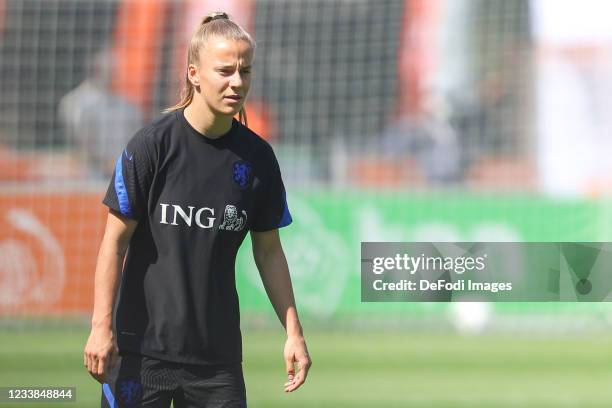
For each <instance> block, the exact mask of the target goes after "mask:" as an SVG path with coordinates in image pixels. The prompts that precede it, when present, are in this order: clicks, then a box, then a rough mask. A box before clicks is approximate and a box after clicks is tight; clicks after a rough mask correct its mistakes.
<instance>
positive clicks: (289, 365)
mask: <svg viewBox="0 0 612 408" xmlns="http://www.w3.org/2000/svg"><path fill="white" fill-rule="evenodd" d="M285 372H286V373H287V377H288V378H289V381H291V380H293V377H294V376H295V367H294V366H293V358H285Z"/></svg>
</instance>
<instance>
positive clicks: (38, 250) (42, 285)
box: [0, 0, 612, 407]
mask: <svg viewBox="0 0 612 408" xmlns="http://www.w3.org/2000/svg"><path fill="white" fill-rule="evenodd" d="M215 10H224V11H226V12H228V13H229V14H230V16H232V18H233V19H234V20H236V21H237V22H239V23H240V24H241V25H243V26H244V27H245V28H246V29H247V30H248V31H249V32H251V33H252V34H253V35H254V37H255V39H256V41H257V44H258V45H257V53H256V58H255V64H254V75H253V81H254V82H253V85H252V90H251V94H250V96H249V99H248V101H247V104H246V108H247V112H248V118H249V126H250V127H251V128H252V129H253V130H255V131H256V132H258V133H259V134H260V135H262V136H263V137H264V138H266V139H267V140H268V141H269V142H270V143H271V144H272V145H273V147H274V149H275V151H276V155H277V156H278V158H279V161H280V164H281V169H282V172H283V178H284V181H285V185H286V186H287V190H288V203H289V207H290V209H291V212H292V215H293V219H294V223H293V224H292V226H290V227H289V228H286V229H284V230H283V231H282V239H283V246H284V248H285V252H286V254H287V258H288V261H289V265H290V268H291V271H292V279H293V283H294V287H295V293H296V299H297V303H298V306H299V310H300V313H301V316H302V320H303V324H304V327H305V330H306V334H307V340H308V341H309V346H310V349H311V353H312V355H313V360H314V366H313V370H312V374H311V377H310V378H309V382H308V383H307V385H306V386H305V387H304V389H303V390H300V391H299V392H298V393H295V394H292V395H284V394H283V393H282V390H281V385H282V383H283V382H284V371H283V370H284V369H283V367H284V366H283V361H282V358H281V357H282V354H281V353H282V346H283V334H282V328H281V327H280V325H279V324H278V322H277V320H276V317H275V316H274V314H273V311H272V308H271V306H270V304H269V302H268V300H267V298H266V297H265V292H264V291H263V288H262V285H261V283H260V281H259V277H258V274H257V271H256V268H255V266H254V263H253V261H252V256H251V254H250V245H249V243H248V242H245V244H244V245H243V248H242V250H241V252H240V254H239V256H238V259H237V265H236V273H237V280H238V286H239V293H240V299H241V308H242V311H243V314H242V326H243V334H244V344H245V346H244V347H245V359H244V361H245V374H246V380H247V387H248V394H249V399H250V405H251V406H253V407H280V406H286V405H288V404H291V405H292V406H296V407H307V406H308V407H310V406H315V407H344V406H346V407H348V406H351V407H609V406H611V405H612V391H611V390H610V387H609V384H610V381H611V380H612V368H610V365H611V364H612V347H611V346H612V342H611V341H610V340H612V336H611V334H612V308H611V307H609V306H608V303H605V302H601V303H488V302H482V303H361V301H360V243H361V242H362V241H512V242H518V241H532V242H558V241H611V240H612V202H611V200H610V197H611V195H612V160H611V159H610V158H611V157H612V25H610V23H609V16H610V15H611V13H612V3H608V2H605V1H598V0H581V1H579V2H578V1H572V0H531V1H529V0H377V1H364V0H224V1H213V0H198V1H196V0H174V1H170V0H104V1H94V0H0V217H2V223H1V225H2V227H1V228H0V386H15V385H30V386H48V385H58V386H60V385H61V386H76V387H77V404H73V406H83V407H86V406H95V405H96V404H97V403H98V401H99V398H100V393H99V387H98V386H97V385H96V383H95V382H94V381H93V380H92V379H91V378H89V377H88V375H87V374H86V372H85V370H84V369H83V368H82V349H83V347H84V344H85V341H86V338H87V335H88V324H89V317H90V315H89V314H90V310H91V307H92V302H93V299H92V295H93V276H94V267H95V260H96V256H97V250H98V246H99V243H100V239H101V237H102V232H103V227H104V223H105V214H106V211H107V209H106V208H105V207H104V206H103V205H102V204H101V200H102V197H103V195H104V193H105V191H106V188H107V185H108V182H109V180H110V175H111V174H112V170H113V167H114V162H115V160H116V158H117V156H118V155H119V154H120V152H121V150H122V149H123V146H124V145H125V144H126V143H127V141H128V140H129V139H130V137H131V136H132V135H133V134H134V132H135V131H136V130H137V129H138V128H139V127H141V126H142V125H143V124H145V123H147V122H149V121H151V120H152V119H154V118H155V117H157V116H158V115H160V114H161V110H162V109H164V108H165V107H168V106H171V105H173V104H174V103H176V102H177V101H178V97H179V96H178V92H179V90H180V88H181V84H182V82H181V81H182V79H183V75H184V69H185V61H186V47H187V41H188V40H189V38H190V37H191V34H192V32H193V30H194V29H195V27H196V26H197V24H199V22H200V20H201V18H202V17H203V16H204V15H205V14H207V13H209V12H210V11H215ZM502 267H503V266H502ZM519 272H520V273H540V271H529V270H523V271H519ZM483 300H484V301H486V299H483ZM0 405H1V404H0ZM37 406H41V407H42V406H45V405H42V404H41V405H37ZM48 406H55V405H53V404H50V405H48Z"/></svg>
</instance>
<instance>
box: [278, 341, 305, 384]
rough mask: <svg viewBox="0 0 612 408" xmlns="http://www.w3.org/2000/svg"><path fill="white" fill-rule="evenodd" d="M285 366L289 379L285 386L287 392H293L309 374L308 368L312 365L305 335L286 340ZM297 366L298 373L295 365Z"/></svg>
mask: <svg viewBox="0 0 612 408" xmlns="http://www.w3.org/2000/svg"><path fill="white" fill-rule="evenodd" d="M284 357H285V367H286V371H287V378H288V380H289V381H287V382H286V383H285V384H284V385H283V387H285V392H292V391H295V390H297V389H298V388H299V387H300V386H301V385H302V384H304V381H306V376H307V375H308V370H309V369H310V366H311V365H312V360H311V359H310V355H309V354H308V348H307V347H306V341H305V340H304V337H303V336H293V337H288V338H287V341H286V342H285V351H284ZM296 366H297V370H298V371H297V374H296V372H295V367H296Z"/></svg>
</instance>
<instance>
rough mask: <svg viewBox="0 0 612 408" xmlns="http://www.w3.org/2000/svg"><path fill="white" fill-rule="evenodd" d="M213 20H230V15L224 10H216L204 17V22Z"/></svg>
mask: <svg viewBox="0 0 612 408" xmlns="http://www.w3.org/2000/svg"><path fill="white" fill-rule="evenodd" d="M213 20H229V16H228V15H227V13H224V12H223V11H216V12H214V13H210V14H209V15H207V16H206V17H204V20H202V24H206V23H210V22H211V21H213Z"/></svg>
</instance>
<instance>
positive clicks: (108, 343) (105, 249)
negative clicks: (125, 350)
mask: <svg viewBox="0 0 612 408" xmlns="http://www.w3.org/2000/svg"><path fill="white" fill-rule="evenodd" d="M136 225H137V221H134V220H131V219H129V218H127V217H124V216H122V215H120V214H118V213H117V212H115V211H113V210H110V211H109V213H108V218H107V220H106V229H105V231H104V237H103V238H102V243H101V245H100V251H99V252H98V261H97V264H96V274H95V280H94V308H93V314H92V318H91V333H90V335H89V339H88V340H87V344H86V345H85V351H84V364H85V367H87V370H88V371H89V373H90V374H91V375H92V376H93V377H94V378H95V379H96V380H98V381H99V382H101V383H103V382H104V381H105V378H106V374H107V372H108V370H109V368H112V367H113V366H114V364H115V361H116V359H117V352H118V350H117V344H116V339H115V336H114V333H113V306H114V304H115V297H116V294H117V288H118V286H119V281H120V276H121V270H122V269H123V268H122V267H123V259H124V257H125V253H126V251H127V248H128V245H129V243H130V239H131V238H132V235H133V234H134V230H135V229H136Z"/></svg>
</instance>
